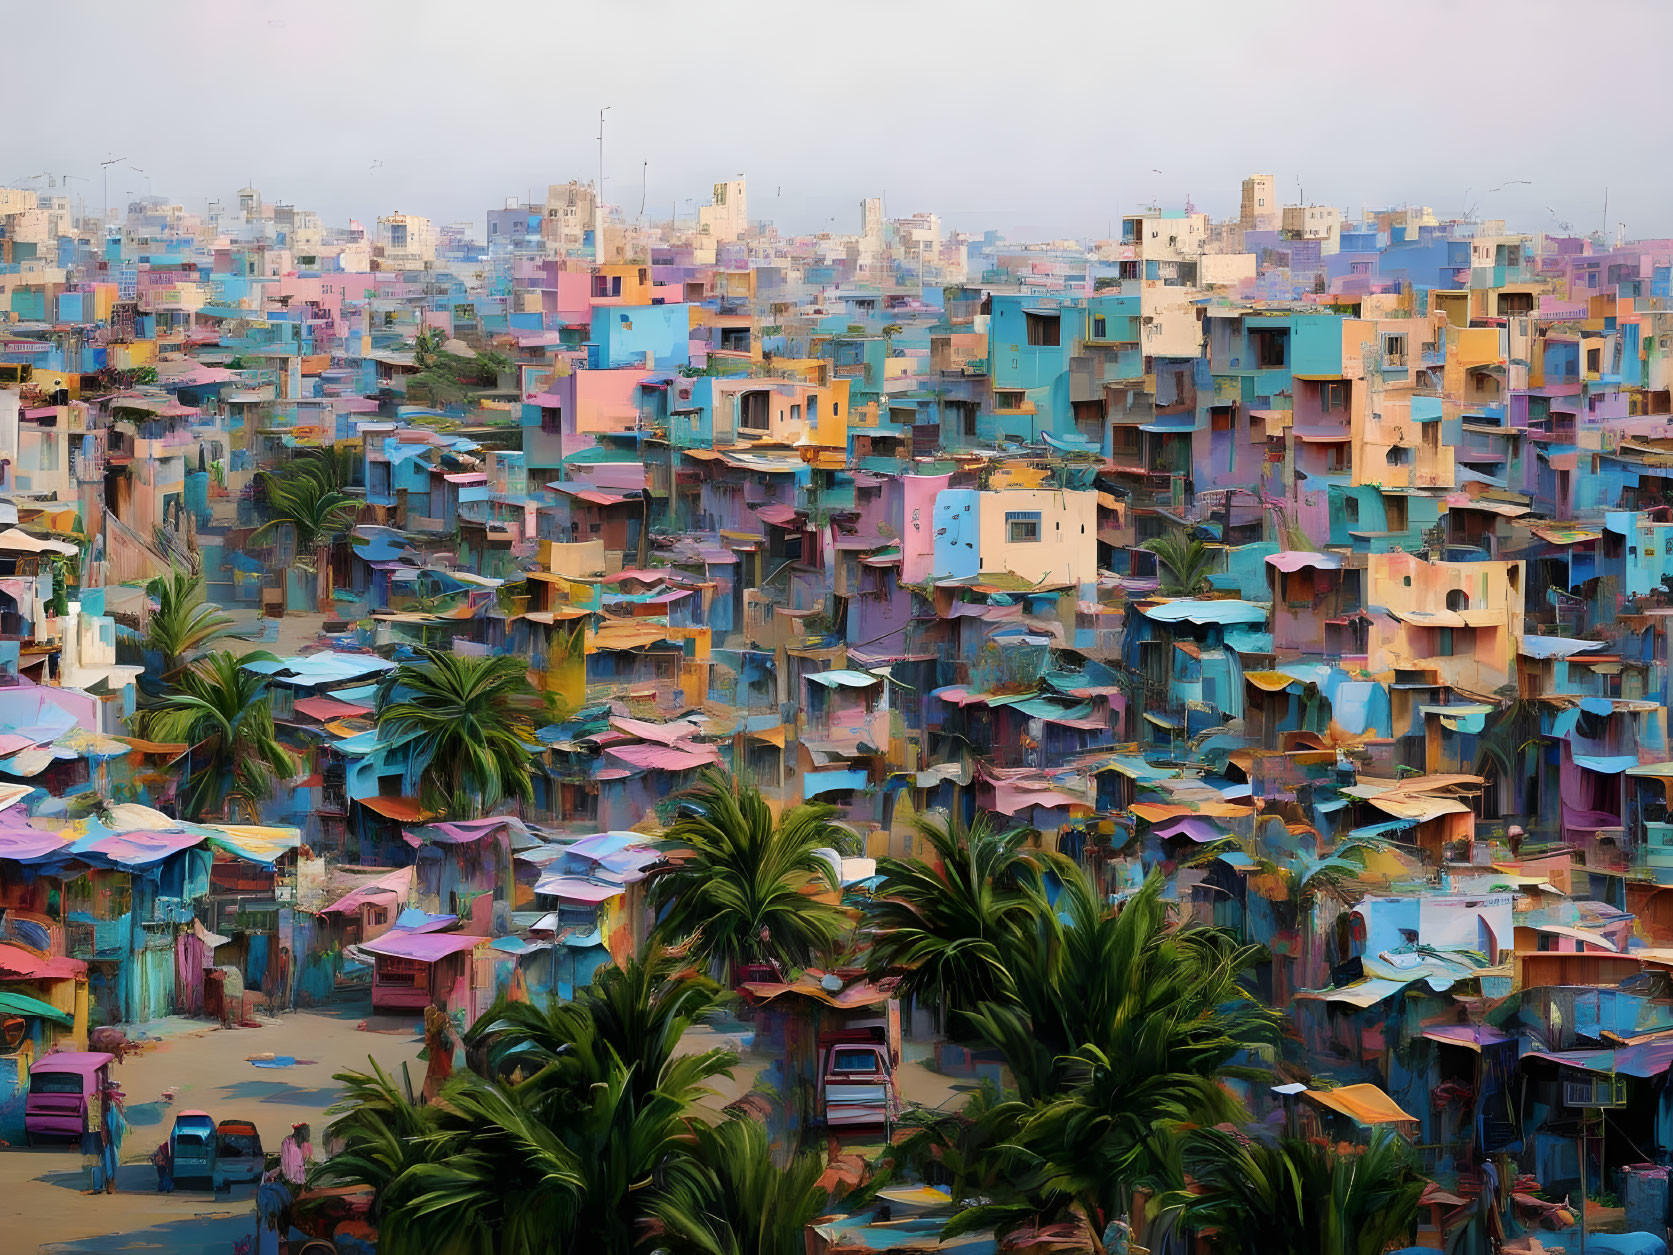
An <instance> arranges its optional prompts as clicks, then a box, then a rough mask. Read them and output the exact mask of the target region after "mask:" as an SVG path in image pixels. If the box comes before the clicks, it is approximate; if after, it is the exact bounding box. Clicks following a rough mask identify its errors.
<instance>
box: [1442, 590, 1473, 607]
mask: <svg viewBox="0 0 1673 1255" xmlns="http://www.w3.org/2000/svg"><path fill="white" fill-rule="evenodd" d="M1446 608H1447V609H1448V610H1468V609H1469V608H1470V595H1469V594H1468V593H1466V592H1465V591H1464V590H1463V589H1461V588H1454V589H1450V590H1448V592H1447V595H1446Z"/></svg>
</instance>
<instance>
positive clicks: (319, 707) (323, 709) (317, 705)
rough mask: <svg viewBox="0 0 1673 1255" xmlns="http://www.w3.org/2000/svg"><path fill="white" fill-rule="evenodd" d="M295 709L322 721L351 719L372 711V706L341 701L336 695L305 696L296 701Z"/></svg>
mask: <svg viewBox="0 0 1673 1255" xmlns="http://www.w3.org/2000/svg"><path fill="white" fill-rule="evenodd" d="M295 709H296V710H298V711H299V712H301V713H302V714H304V715H308V716H310V717H311V718H314V719H318V720H319V721H320V722H321V723H325V722H327V721H328V720H331V719H349V718H352V717H354V716H355V715H368V714H371V713H372V708H371V707H370V706H361V705H357V704H356V703H354V702H341V701H338V700H337V699H336V698H334V697H304V698H302V699H300V700H299V701H298V702H297V703H296V705H295Z"/></svg>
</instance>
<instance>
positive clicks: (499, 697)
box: [377, 649, 548, 817]
mask: <svg viewBox="0 0 1673 1255" xmlns="http://www.w3.org/2000/svg"><path fill="white" fill-rule="evenodd" d="M419 652H420V654H421V656H422V659H423V661H421V662H410V663H403V664H401V666H399V667H397V668H396V669H395V670H394V671H392V672H390V673H389V676H388V678H387V679H386V680H385V681H384V685H383V689H382V692H381V693H380V694H379V705H378V714H377V719H378V728H379V730H380V731H384V732H388V733H390V734H393V735H395V736H402V735H405V734H406V733H408V732H417V733H419V734H421V736H422V738H423V743H424V744H423V752H424V754H425V755H426V759H427V761H426V763H425V767H424V776H423V794H424V797H423V800H424V802H425V804H426V805H427V806H429V807H430V808H431V809H433V810H437V811H441V812H443V813H446V814H449V815H453V816H459V817H471V816H476V815H481V814H486V813H488V812H490V811H492V810H493V809H494V808H495V807H497V806H498V805H499V804H500V803H501V802H503V801H504V800H505V799H506V798H508V797H515V798H520V799H522V800H523V801H528V800H529V799H530V798H531V797H533V795H534V788H533V785H532V784H531V783H530V780H529V764H530V762H531V761H532V760H533V757H534V749H532V748H531V747H532V746H533V744H534V741H535V733H536V729H537V728H539V726H540V724H541V722H542V720H543V719H544V718H545V716H546V714H547V711H548V705H547V701H546V699H545V698H544V697H543V696H542V695H541V693H540V692H539V691H538V690H537V689H536V688H535V687H534V685H532V684H530V683H529V675H528V671H527V670H526V669H525V667H524V665H523V663H522V661H521V660H519V659H517V658H512V657H508V656H506V655H503V654H501V655H493V656H489V657H482V658H470V657H464V656H461V655H458V654H444V653H440V652H437V651H435V650H428V649H427V650H421V651H419ZM392 699H393V700H392Z"/></svg>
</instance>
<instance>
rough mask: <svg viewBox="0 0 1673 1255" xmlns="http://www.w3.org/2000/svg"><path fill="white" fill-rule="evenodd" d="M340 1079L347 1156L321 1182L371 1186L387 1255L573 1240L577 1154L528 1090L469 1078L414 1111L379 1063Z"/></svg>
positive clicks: (452, 1253)
mask: <svg viewBox="0 0 1673 1255" xmlns="http://www.w3.org/2000/svg"><path fill="white" fill-rule="evenodd" d="M372 1069H373V1071H372V1074H371V1075H367V1074H364V1073H355V1072H346V1073H342V1074H340V1075H339V1076H338V1077H337V1078H336V1079H337V1080H338V1081H339V1082H340V1083H342V1085H343V1086H344V1097H343V1099H342V1100H341V1101H339V1102H338V1104H337V1105H336V1106H334V1107H333V1108H332V1109H331V1110H332V1113H334V1114H337V1115H338V1116H339V1118H338V1120H337V1121H336V1122H335V1123H334V1124H333V1125H332V1126H331V1131H332V1133H333V1135H334V1136H335V1137H337V1138H340V1139H341V1140H342V1143H343V1148H342V1151H341V1152H340V1153H339V1154H337V1155H335V1156H333V1157H332V1158H331V1159H328V1160H326V1161H325V1162H324V1163H323V1164H322V1165H321V1166H320V1167H319V1168H318V1169H317V1170H316V1172H315V1174H314V1177H313V1183H315V1184H319V1185H340V1184H341V1185H367V1186H371V1187H372V1189H373V1190H374V1192H375V1194H376V1202H375V1204H374V1207H375V1211H374V1214H375V1216H376V1219H377V1222H378V1231H379V1232H378V1238H379V1246H380V1248H381V1249H384V1250H389V1251H393V1252H398V1253H400V1255H495V1253H497V1252H507V1253H509V1255H540V1253H542V1252H545V1251H549V1250H551V1249H553V1246H552V1243H553V1240H554V1237H555V1236H556V1235H569V1234H570V1233H572V1232H573V1231H574V1229H575V1219H576V1217H577V1215H578V1214H579V1212H580V1207H581V1191H582V1178H581V1174H580V1170H579V1165H578V1163H577V1162H576V1157H575V1153H574V1151H573V1150H572V1149H571V1148H570V1147H569V1146H568V1145H567V1144H565V1142H564V1141H563V1140H562V1139H561V1138H560V1137H559V1136H558V1134H557V1133H556V1132H555V1131H554V1130H553V1129H552V1128H551V1127H550V1126H549V1125H548V1124H547V1123H546V1122H544V1121H543V1120H541V1119H540V1118H538V1117H537V1116H536V1115H535V1114H534V1112H533V1111H532V1110H531V1108H530V1099H531V1097H532V1096H533V1095H532V1094H531V1092H530V1090H529V1088H528V1087H527V1086H518V1085H511V1086H504V1085H500V1084H497V1083H495V1082H492V1081H488V1080H484V1079H483V1078H482V1077H479V1076H476V1075H474V1074H472V1073H469V1072H464V1073H460V1074H458V1075H456V1076H453V1077H451V1078H449V1080H448V1081H447V1082H446V1084H445V1085H444V1086H443V1087H442V1090H441V1093H440V1094H439V1095H438V1099H437V1101H436V1102H434V1103H432V1104H428V1105H419V1104H417V1103H414V1102H413V1101H412V1100H411V1099H410V1098H408V1097H407V1096H405V1095H403V1094H401V1093H400V1092H399V1091H398V1090H397V1089H396V1087H395V1085H394V1083H393V1082H392V1081H391V1080H390V1078H389V1077H388V1076H387V1075H386V1074H385V1073H384V1072H383V1071H382V1069H380V1068H378V1066H377V1064H376V1063H373V1064H372Z"/></svg>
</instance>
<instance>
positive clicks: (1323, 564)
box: [1266, 549, 1342, 572]
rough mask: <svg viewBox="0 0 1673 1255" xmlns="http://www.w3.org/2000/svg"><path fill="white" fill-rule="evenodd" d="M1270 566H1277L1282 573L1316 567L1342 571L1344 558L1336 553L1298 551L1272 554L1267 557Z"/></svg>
mask: <svg viewBox="0 0 1673 1255" xmlns="http://www.w3.org/2000/svg"><path fill="white" fill-rule="evenodd" d="M1266 561H1267V565H1268V566H1275V567H1277V568H1278V569H1279V570H1280V571H1286V572H1288V571H1299V570H1301V568H1303V567H1316V568H1318V569H1319V570H1321V571H1340V570H1341V569H1342V558H1341V556H1340V555H1339V554H1334V553H1313V552H1309V551H1307V550H1302V549H1296V550H1289V551H1286V552H1284V553H1271V554H1268V555H1267V557H1266Z"/></svg>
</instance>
